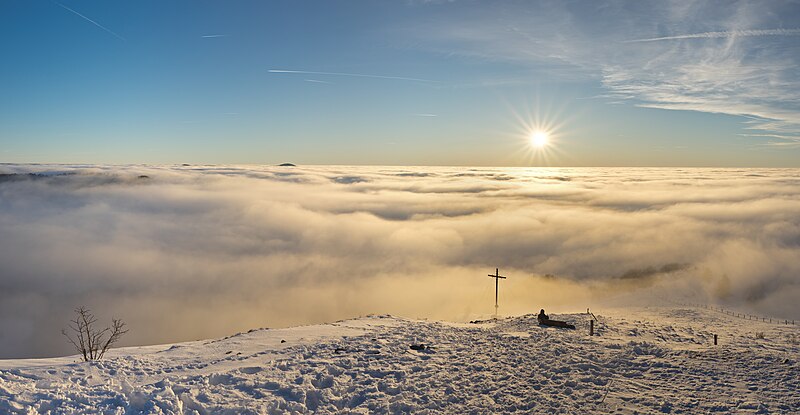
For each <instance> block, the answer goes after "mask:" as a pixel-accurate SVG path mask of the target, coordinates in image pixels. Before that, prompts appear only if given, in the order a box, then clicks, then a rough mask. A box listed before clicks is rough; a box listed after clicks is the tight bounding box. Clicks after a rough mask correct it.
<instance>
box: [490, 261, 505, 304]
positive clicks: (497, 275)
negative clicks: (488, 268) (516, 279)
mask: <svg viewBox="0 0 800 415" xmlns="http://www.w3.org/2000/svg"><path fill="white" fill-rule="evenodd" d="M489 276H490V277H492V278H494V314H495V315H496V314H497V291H498V289H499V287H500V278H502V279H506V277H504V276H502V275H500V269H499V268H495V269H494V275H492V274H489Z"/></svg>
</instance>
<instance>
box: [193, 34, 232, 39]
mask: <svg viewBox="0 0 800 415" xmlns="http://www.w3.org/2000/svg"><path fill="white" fill-rule="evenodd" d="M200 37H202V38H205V39H213V38H218V37H228V35H222V34H219V35H203V36H200Z"/></svg>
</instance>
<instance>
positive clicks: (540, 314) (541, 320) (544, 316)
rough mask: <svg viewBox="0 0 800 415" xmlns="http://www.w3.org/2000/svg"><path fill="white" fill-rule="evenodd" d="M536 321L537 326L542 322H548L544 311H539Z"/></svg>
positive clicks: (548, 318)
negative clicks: (537, 321) (537, 322)
mask: <svg viewBox="0 0 800 415" xmlns="http://www.w3.org/2000/svg"><path fill="white" fill-rule="evenodd" d="M536 319H537V320H539V324H542V322H543V321H547V320H550V317H548V316H547V314H545V313H544V309H541V310H539V315H537V316H536Z"/></svg>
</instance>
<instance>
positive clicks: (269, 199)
mask: <svg viewBox="0 0 800 415" xmlns="http://www.w3.org/2000/svg"><path fill="white" fill-rule="evenodd" d="M0 173H2V174H3V175H0V333H2V337H0V357H19V356H42V355H53V354H65V353H69V352H70V350H69V348H68V347H67V344H66V343H65V342H64V341H63V339H61V338H60V329H61V328H62V327H64V326H65V325H66V324H67V320H68V318H69V315H70V310H71V309H73V308H74V307H76V306H78V305H86V306H88V307H89V308H91V309H93V310H95V311H96V312H97V314H98V315H100V316H102V317H104V318H107V319H110V318H111V316H112V315H113V316H116V317H120V318H123V319H124V320H125V321H127V322H128V323H129V325H130V327H131V332H130V334H129V335H128V336H127V338H126V339H125V341H126V344H147V343H159V342H172V341H178V340H187V339H196V338H204V337H209V336H221V335H225V334H230V333H231V332H234V331H237V330H246V329H249V328H253V327H261V326H272V327H275V326H284V325H294V324H304V323H312V322H321V321H331V320H336V319H340V318H346V317H352V316H357V315H361V314H368V313H393V314H400V315H406V316H411V317H431V318H447V319H469V318H474V317H475V316H478V315H487V314H490V313H492V312H493V294H494V293H493V292H492V290H493V288H494V287H493V284H492V281H491V280H490V279H489V278H488V277H487V276H486V274H488V273H491V272H493V270H494V268H495V267H499V268H500V271H501V273H502V274H504V275H507V276H508V277H509V279H507V280H504V281H503V282H502V285H503V286H502V287H501V306H502V308H501V311H502V312H507V313H515V312H529V311H531V310H534V309H536V310H538V308H541V307H549V308H558V307H564V308H569V307H573V308H574V307H579V308H580V307H585V306H588V305H590V304H594V303H597V302H598V301H601V300H603V299H608V298H609V297H611V296H614V295H617V294H620V293H625V292H629V291H631V290H634V291H636V292H638V293H639V294H640V295H644V294H641V293H643V292H644V293H646V292H647V289H648V288H652V287H660V288H659V292H668V293H671V294H672V295H674V296H675V297H676V298H685V297H686V296H691V297H692V298H693V299H697V300H700V301H709V302H724V303H728V304H731V305H734V306H737V307H743V308H747V309H749V310H755V311H759V312H762V313H767V314H771V315H775V316H781V317H789V318H800V310H798V308H797V307H796V305H795V299H796V298H798V295H800V277H798V276H800V262H798V261H797V258H798V257H800V218H798V215H797V214H796V212H798V211H800V191H798V189H800V171H798V170H796V169H794V170H793V169H785V170H780V169H778V170H766V169H764V170H762V169H738V170H737V169H589V168H585V169H566V168H565V169H523V168H519V169H513V168H509V169H487V168H476V169H472V168H429V167H425V168H399V167H398V168H395V167H313V168H311V167H309V168H297V167H246V166H183V167H170V166H163V167H141V166H128V167H114V166H30V165H25V166H17V165H0ZM31 173H34V174H31ZM545 275H547V277H545ZM642 290H644V291H642ZM662 290H666V291H662Z"/></svg>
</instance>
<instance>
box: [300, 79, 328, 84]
mask: <svg viewBox="0 0 800 415" xmlns="http://www.w3.org/2000/svg"><path fill="white" fill-rule="evenodd" d="M304 81H306V82H313V83H315V84H330V83H332V82H328V81H320V80H319V79H304Z"/></svg>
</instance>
